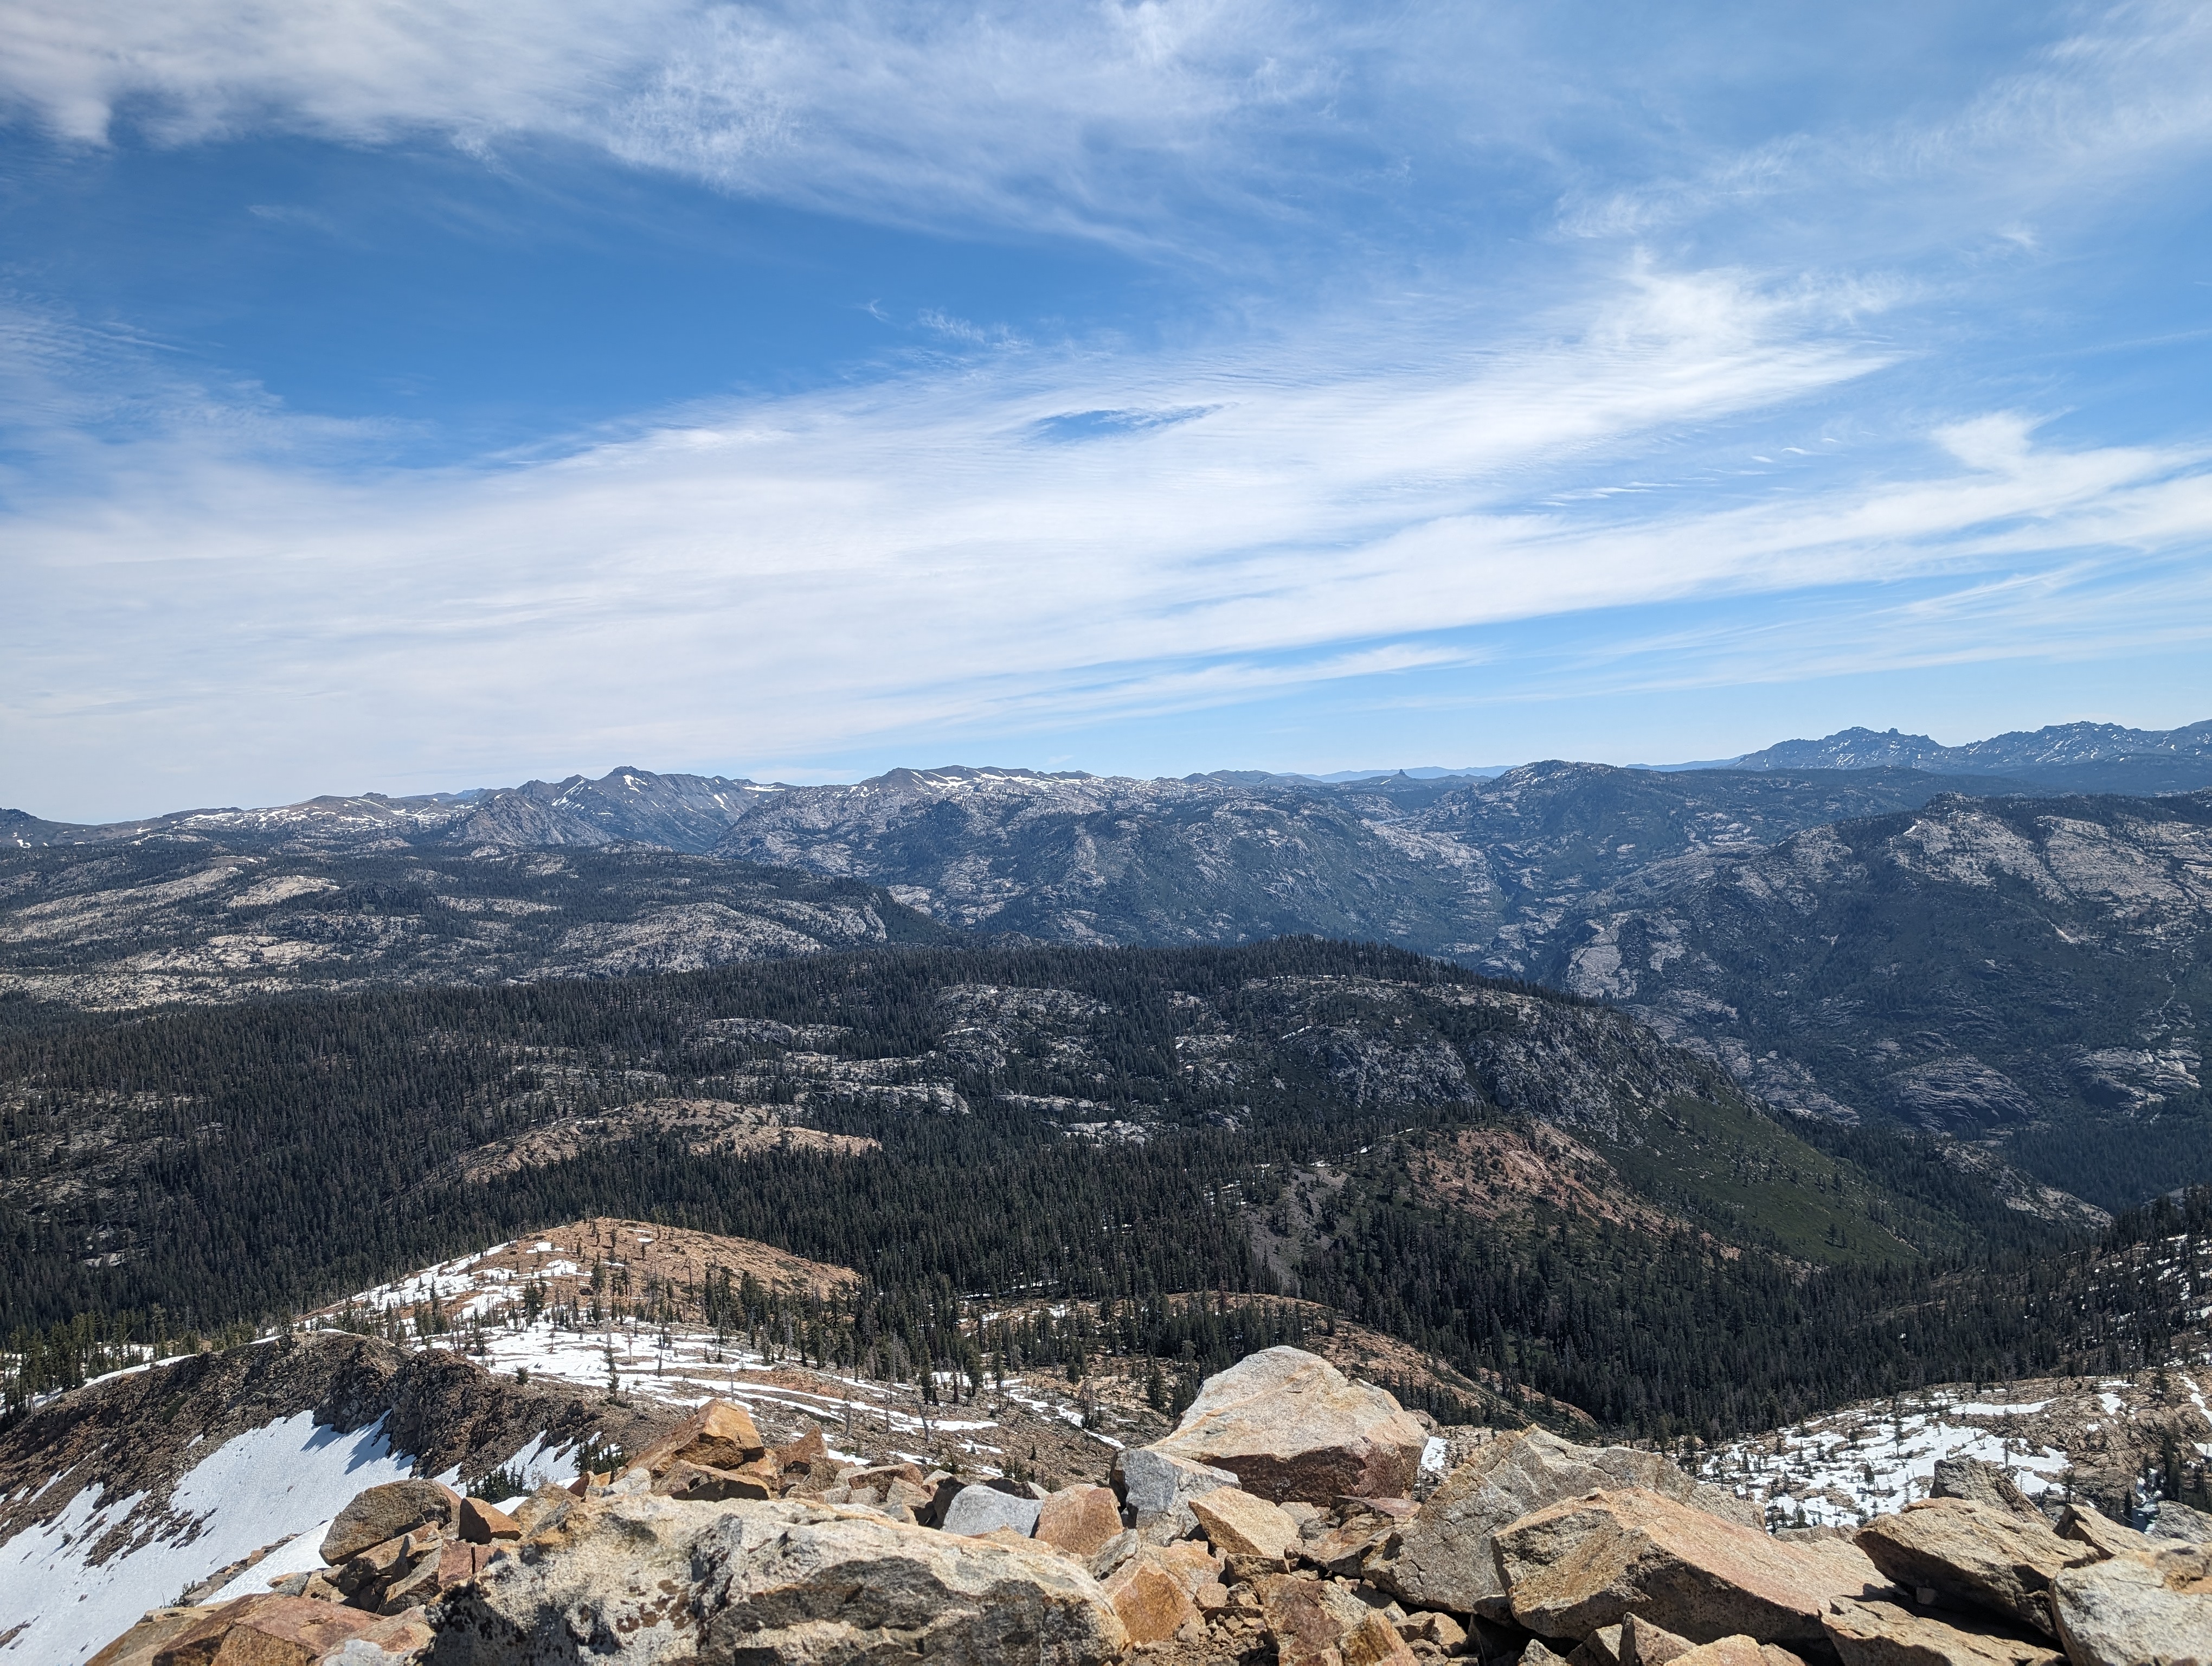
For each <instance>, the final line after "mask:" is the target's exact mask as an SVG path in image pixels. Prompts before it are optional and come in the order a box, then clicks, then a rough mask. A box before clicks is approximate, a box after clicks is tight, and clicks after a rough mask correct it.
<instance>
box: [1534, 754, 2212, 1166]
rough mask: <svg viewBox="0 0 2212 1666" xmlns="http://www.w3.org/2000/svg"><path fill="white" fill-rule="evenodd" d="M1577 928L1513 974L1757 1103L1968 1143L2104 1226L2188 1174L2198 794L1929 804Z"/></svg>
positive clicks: (2198, 995)
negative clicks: (1715, 1069)
mask: <svg viewBox="0 0 2212 1666" xmlns="http://www.w3.org/2000/svg"><path fill="white" fill-rule="evenodd" d="M1587 909H1588V914H1587V916H1586V917H1585V919H1583V921H1579V922H1577V926H1576V927H1575V928H1574V929H1573V930H1571V931H1569V930H1563V931H1562V932H1560V933H1559V935H1558V937H1557V938H1556V939H1555V940H1554V941H1553V944H1552V945H1550V947H1549V950H1548V952H1547V953H1546V955H1545V956H1544V957H1543V958H1541V959H1540V960H1538V961H1537V962H1536V963H1535V964H1534V965H1532V967H1531V968H1530V970H1531V971H1532V972H1533V973H1534V974H1535V975H1537V976H1541V977H1542V978H1544V979H1545V980H1546V981H1547V982H1553V983H1556V984H1558V985H1559V986H1561V987H1565V988H1573V989H1576V990H1578V991H1580V992H1581V993H1583V994H1588V995H1591V996H1594V997H1598V998H1601V999H1605V1000H1613V1001H1617V1002H1620V1004H1622V1005H1623V1006H1625V1007H1626V1008H1627V1009H1628V1010H1629V1011H1631V1012H1634V1013H1635V1014H1636V1015H1637V1016H1638V1017H1639V1018H1644V1020H1645V1021H1646V1022H1648V1023H1650V1024H1651V1025H1654V1026H1656V1028H1658V1029H1659V1030H1660V1031H1662V1033H1663V1034H1666V1035H1668V1036H1669V1037H1673V1038H1674V1039H1676V1040H1679V1041H1682V1042H1686V1043H1689V1044H1691V1045H1693V1046H1695V1047H1697V1048H1699V1049H1700V1050H1704V1051H1708V1052H1710V1053H1711V1054H1712V1055H1714V1056H1716V1057H1718V1058H1721V1059H1723V1060H1724V1061H1726V1062H1727V1063H1728V1064H1729V1067H1730V1069H1731V1071H1732V1072H1733V1073H1735V1075H1736V1076H1737V1077H1738V1078H1739V1079H1742V1080H1744V1081H1745V1082H1746V1083H1747V1084H1748V1085H1751V1086H1752V1087H1753V1088H1754V1089H1755V1090H1756V1091H1758V1092H1759V1093H1760V1094H1762V1095H1763V1096H1765V1097H1766V1098H1767V1099H1768V1100H1770V1101H1771V1102H1772V1103H1774V1104H1783V1105H1793V1106H1797V1107H1800V1108H1802V1109H1804V1110H1814V1111H1818V1112H1821V1113H1824V1114H1826V1115H1828V1116H1833V1117H1839V1118H1844V1119H1847V1120H1853V1121H1857V1120H1867V1121H1881V1120H1892V1119H1893V1120H1895V1121H1897V1122H1903V1123H1905V1124H1908V1125H1912V1126H1918V1127H1922V1128H1929V1129H1942V1130H1947V1131H1949V1132H1951V1133H1954V1134H1961V1135H1964V1136H1966V1137H1969V1138H1972V1139H1975V1140H1981V1141H1984V1142H1986V1143H1988V1144H1990V1146H1992V1147H1993V1148H1994V1149H1996V1150H1997V1151H1999V1152H2002V1153H2004V1154H2005V1155H2006V1156H2007V1157H2008V1158H2009V1159H2010V1160H2011V1161H2012V1162H2014V1163H2015V1164H2018V1165H2019V1166H2020V1167H2021V1168H2022V1169H2025V1170H2028V1171H2030V1172H2032V1173H2033V1174H2036V1175H2038V1176H2039V1177H2042V1178H2043V1179H2045V1180H2046V1181H2049V1182H2050V1183H2053V1184H2056V1185H2060V1186H2063V1187H2065V1188H2067V1189H2069V1190H2071V1191H2074V1192H2076V1193H2078V1194H2079V1195H2081V1196H2084V1197H2087V1198H2089V1199H2092V1200H2093V1201H2097V1202H2099V1203H2100V1204H2103V1205H2105V1206H2106V1207H2108V1208H2123V1207H2130V1206H2131V1205H2133V1204H2136V1203H2138V1202H2141V1201H2143V1200H2145V1199H2147V1198H2148V1197H2150V1196H2152V1195H2155V1194H2157V1193H2160V1192H2162V1191H2166V1190H2168V1189H2172V1188H2173V1187H2175V1186H2177V1185H2181V1184H2187V1183H2202V1182H2204V1181H2206V1180H2212V1107H2208V1104H2207V1102H2206V1098H2205V1092H2204V1076H2203V1058H2204V1052H2205V1046H2206V1039H2207V1037H2206V1031H2205V1028H2204V1025H2205V1022H2206V1017H2207V1015H2208V1014H2212V961H2208V958H2207V948H2208V945H2212V793H2191V794H2188V795H2185V796H2180V797H2174V798H2165V799H2106V798H2069V799H2016V798H2012V799H2007V798H2000V799H1977V800H1965V799H1956V798H1953V799H1942V800H1936V801H1935V802H1933V803H1930V804H1929V805H1927V806H1924V807H1923V808H1921V809H1919V810H1917V811H1914V812H1910V813H1906V814H1899V815H1894V816H1886V817H1877V818H1868V819H1861V820H1851V821H1844V822H1839V823H1837V824H1834V825H1833V826H1830V827H1823V828H1818V829H1814V830H1808V831H1807V832H1805V833H1802V834H1799V835H1797V836H1795V837H1793V838H1790V839H1789V840H1786V841H1784V842H1782V843H1781V844H1779V845H1778V846H1777V847H1775V848H1773V849H1771V850H1764V851H1757V852H1750V853H1744V854H1715V855H1711V856H1707V857H1702V858H1699V859H1695V860H1681V861H1679V862H1675V863H1671V864H1664V865H1662V866H1658V867H1655V868H1653V869H1651V870H1650V871H1648V872H1646V873H1643V874H1641V875H1639V876H1638V877H1637V878H1636V879H1634V880H1632V881H1631V882H1629V883H1627V884H1625V885H1620V886H1617V887H1614V888H1613V889H1612V890H1610V891H1607V892H1605V893H1602V894H1601V895H1599V896H1596V897H1592V898H1590V899H1589V900H1588V903H1587Z"/></svg>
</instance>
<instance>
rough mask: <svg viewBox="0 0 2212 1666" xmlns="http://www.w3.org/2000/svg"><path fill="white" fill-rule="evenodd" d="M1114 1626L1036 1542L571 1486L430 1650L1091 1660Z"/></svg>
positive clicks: (476, 1665)
mask: <svg viewBox="0 0 2212 1666" xmlns="http://www.w3.org/2000/svg"><path fill="white" fill-rule="evenodd" d="M1126 1643H1127V1634H1126V1633H1125V1631H1124V1629H1123V1627H1122V1625H1121V1620H1119V1619H1118V1618H1117V1617H1116V1616H1115V1613H1114V1609H1113V1607H1112V1605H1111V1604H1110V1603H1109V1602H1108V1601H1107V1600H1106V1598H1105V1596H1103V1593H1102V1592H1101V1591H1100V1590H1099V1588H1098V1586H1097V1583H1096V1582H1095V1581H1094V1580H1092V1579H1091V1578H1090V1577H1089V1576H1088V1575H1087V1574H1085V1573H1084V1572H1082V1571H1081V1570H1080V1569H1079V1568H1077V1567H1075V1566H1072V1565H1071V1564H1070V1563H1069V1562H1068V1561H1067V1560H1066V1559H1064V1558H1062V1557H1060V1556H1058V1555H1055V1554H1054V1553H1053V1552H1052V1551H1051V1550H1049V1549H1048V1548H1047V1547H1042V1546H1031V1545H1028V1544H1024V1543H1006V1542H1002V1541H995V1540H981V1539H971V1538H967V1537H964V1536H963V1535H957V1534H951V1533H942V1532H934V1531H932V1530H931V1529H927V1528H921V1527H909V1526H904V1525H902V1524H900V1523H894V1522H890V1521H887V1520H885V1519H884V1518H883V1517H880V1516H878V1515H876V1514H873V1513H872V1512H869V1511H862V1510H855V1509H841V1508H836V1507H831V1506H823V1505H815V1504H811V1503H808V1502H805V1501H804V1500H800V1499H780V1500H775V1501H772V1502H763V1503H736V1504H726V1505H701V1504H684V1503H677V1502H674V1501H671V1500H669V1499H657V1498H653V1497H650V1496H646V1497H630V1498H605V1499H580V1500H577V1501H576V1502H575V1503H574V1504H573V1505H570V1506H568V1508H567V1509H566V1510H565V1511H562V1512H561V1513H560V1514H559V1515H558V1516H556V1517H554V1518H552V1519H551V1520H549V1521H548V1522H547V1523H544V1525H542V1526H541V1527H540V1528H539V1529H538V1530H537V1531H536V1532H534V1533H532V1535H530V1536H529V1537H528V1538H527V1539H526V1540H525V1541H523V1543H522V1545H521V1547H520V1550H519V1551H518V1552H516V1553H510V1554H505V1555H502V1556H501V1557H499V1558H497V1559H496V1560H495V1561H494V1562H493V1563H492V1565H491V1566H489V1567H488V1568H487V1569H486V1570H485V1572H484V1573H483V1576H482V1577H481V1578H478V1579H477V1581H476V1582H475V1583H474V1584H472V1585H471V1586H470V1587H468V1588H467V1589H466V1590H464V1591H461V1592H459V1593H457V1594H456V1596H454V1597H453V1598H450V1599H448V1601H447V1603H446V1604H445V1607H444V1614H443V1617H442V1631H441V1637H440V1639H439V1644H438V1651H437V1656H436V1658H437V1659H438V1661H439V1662H440V1663H441V1666H442V1663H445V1662H446V1661H447V1660H448V1659H449V1658H450V1659H451V1660H452V1661H454V1662H458V1663H462V1666H507V1663H514V1666H522V1663H526V1662H529V1663H535V1662H538V1661H539V1660H542V1659H550V1658H555V1657H560V1658H571V1657H574V1655H576V1654H578V1653H581V1654H584V1655H586V1656H589V1657H592V1658H595V1659H597V1658H601V1657H605V1658H607V1659H609V1660H611V1661H622V1662H637V1663H645V1662H663V1661H665V1662H671V1663H673V1662H677V1661H690V1660H693V1659H695V1658H698V1659H707V1660H738V1659H749V1660H775V1661H778V1662H784V1663H790V1666H810V1663H817V1662H820V1663H829V1662H833V1661H835V1662H845V1661H850V1660H855V1659H860V1658H864V1657H869V1656H871V1655H877V1654H883V1653H885V1652H888V1651H896V1652H898V1653H901V1654H919V1655H924V1656H927V1657H928V1658H930V1659H932V1660H937V1661H942V1662H945V1663H947V1666H957V1663H975V1666H996V1663H999V1662H1000V1661H1003V1660H1010V1659H1021V1660H1028V1661H1037V1662H1042V1663H1046V1666H1090V1663H1097V1662H1103V1661H1107V1660H1110V1659H1112V1658H1114V1657H1115V1656H1116V1655H1118V1654H1119V1653H1120V1652H1121V1650H1122V1649H1123V1647H1124V1646H1125V1645H1126ZM561 1651H566V1652H565V1653H562V1652H561Z"/></svg>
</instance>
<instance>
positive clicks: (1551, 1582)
mask: <svg viewBox="0 0 2212 1666" xmlns="http://www.w3.org/2000/svg"><path fill="white" fill-rule="evenodd" d="M1494 1542H1495V1546H1496V1550H1497V1555H1498V1572H1499V1573H1500V1575H1501V1576H1502V1577H1503V1580H1504V1584H1505V1586H1506V1590H1507V1593H1508V1596H1509V1599H1510V1602H1511V1604H1512V1611H1513V1617H1514V1619H1515V1620H1517V1621H1519V1623H1521V1624H1522V1625H1523V1626H1527V1627H1528V1629H1529V1630H1530V1631H1533V1632H1535V1633H1538V1634H1540V1635H1541V1636H1545V1637H1571V1638H1577V1639H1580V1638H1583V1637H1587V1636H1588V1635H1589V1633H1592V1632H1594V1631H1595V1630H1596V1629H1597V1628H1598V1627H1599V1626H1610V1625H1614V1624H1617V1623H1620V1622H1621V1621H1622V1620H1625V1618H1626V1616H1627V1615H1628V1614H1632V1613H1633V1614H1638V1615H1639V1616H1644V1617H1647V1618H1649V1619H1650V1620H1653V1621H1655V1622H1656V1623H1657V1624H1658V1625H1660V1626H1663V1627H1664V1628H1665V1629H1667V1630H1668V1631H1670V1632H1673V1633H1676V1634H1677V1635H1679V1636H1680V1637H1684V1638H1686V1639H1689V1640H1690V1641H1691V1642H1692V1643H1713V1642H1718V1641H1719V1640H1720V1639H1723V1638H1727V1637H1734V1636H1736V1635H1738V1634H1739V1633H1741V1634H1743V1635H1746V1636H1749V1637H1753V1638H1755V1639H1758V1640H1759V1641H1760V1642H1762V1643H1791V1642H1821V1641H1823V1640H1824V1639H1825V1635H1826V1634H1825V1633H1824V1632H1823V1630H1822V1628H1821V1623H1820V1622H1821V1616H1822V1615H1823V1614H1826V1612H1827V1608H1828V1604H1829V1602H1830V1601H1831V1600H1832V1599H1834V1598H1837V1597H1857V1596H1863V1595H1864V1594H1866V1593H1867V1591H1868V1590H1869V1589H1870V1588H1873V1589H1880V1588H1881V1578H1880V1576H1879V1575H1878V1574H1877V1573H1876V1572H1875V1569H1874V1566H1873V1565H1872V1564H1871V1563H1869V1562H1868V1561H1867V1560H1866V1559H1865V1558H1864V1557H1863V1556H1856V1555H1853V1554H1851V1551H1850V1547H1849V1546H1847V1545H1842V1544H1826V1545H1821V1546H1818V1547H1814V1546H1799V1545H1789V1544H1783V1543H1780V1542H1778V1541H1776V1540H1774V1539H1771V1538H1769V1537H1768V1536H1767V1535H1765V1534H1764V1533H1761V1532H1759V1531H1757V1530H1756V1529H1752V1528H1747V1527H1739V1526H1737V1525H1736V1524H1735V1523H1733V1522H1726V1521H1723V1520H1721V1519H1720V1518H1719V1517H1717V1516H1708V1515H1706V1514H1705V1512H1703V1511H1699V1510H1696V1509H1693V1508H1692V1507H1691V1506H1689V1505H1684V1504H1678V1503H1676V1502H1675V1501H1674V1499H1668V1498H1665V1497H1662V1495H1660V1494H1659V1493H1651V1492H1647V1491H1645V1490H1644V1489H1643V1488H1641V1487H1624V1488H1622V1489H1621V1490H1620V1491H1619V1492H1613V1493H1592V1494H1591V1495H1590V1496H1589V1498H1587V1499H1570V1500H1568V1501H1566V1502H1565V1503H1561V1504H1555V1505H1550V1506H1548V1507H1547V1508H1546V1509H1543V1510H1539V1511H1535V1512H1534V1514H1533V1515H1528V1516H1524V1517H1522V1518H1521V1519H1520V1520H1519V1521H1516V1522H1515V1523H1512V1524H1511V1525H1510V1526H1508V1527H1506V1528H1504V1529H1502V1530H1500V1531H1499V1532H1498V1535H1496V1539H1495V1541H1494Z"/></svg>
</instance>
